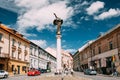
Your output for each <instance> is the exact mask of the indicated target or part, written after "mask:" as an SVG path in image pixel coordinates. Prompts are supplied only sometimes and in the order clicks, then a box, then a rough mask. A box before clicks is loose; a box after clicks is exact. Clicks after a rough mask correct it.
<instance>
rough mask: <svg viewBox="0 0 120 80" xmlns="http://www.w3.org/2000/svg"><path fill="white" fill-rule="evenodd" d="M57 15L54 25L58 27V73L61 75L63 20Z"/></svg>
mask: <svg viewBox="0 0 120 80" xmlns="http://www.w3.org/2000/svg"><path fill="white" fill-rule="evenodd" d="M54 15H55V18H56V19H55V20H54V21H53V24H54V25H57V32H56V38H57V69H56V73H57V74H59V73H61V72H62V67H61V32H60V29H61V25H62V23H63V20H62V19H60V18H59V17H57V16H56V14H55V13H54Z"/></svg>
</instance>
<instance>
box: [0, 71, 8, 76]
mask: <svg viewBox="0 0 120 80" xmlns="http://www.w3.org/2000/svg"><path fill="white" fill-rule="evenodd" d="M8 75H9V74H8V72H7V71H5V70H0V78H7V77H8Z"/></svg>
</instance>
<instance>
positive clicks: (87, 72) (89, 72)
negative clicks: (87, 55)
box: [84, 69, 97, 75]
mask: <svg viewBox="0 0 120 80" xmlns="http://www.w3.org/2000/svg"><path fill="white" fill-rule="evenodd" d="M84 74H86V75H97V72H96V70H94V69H85V70H84Z"/></svg>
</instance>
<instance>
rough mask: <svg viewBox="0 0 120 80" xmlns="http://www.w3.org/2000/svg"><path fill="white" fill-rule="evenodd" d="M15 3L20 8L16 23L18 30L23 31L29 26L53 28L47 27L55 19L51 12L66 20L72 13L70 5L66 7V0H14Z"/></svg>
mask: <svg viewBox="0 0 120 80" xmlns="http://www.w3.org/2000/svg"><path fill="white" fill-rule="evenodd" d="M15 3H16V5H17V6H18V7H20V8H21V9H24V10H21V12H20V13H21V14H20V15H19V17H18V21H17V25H18V26H19V27H18V30H19V31H20V32H22V33H23V32H25V31H26V30H27V29H29V28H33V27H35V28H36V29H37V30H38V31H41V30H43V29H49V30H51V29H52V30H53V28H50V27H47V25H49V24H52V23H53V20H54V19H55V17H54V15H53V13H56V14H57V16H58V17H60V18H61V19H63V20H64V21H67V19H68V18H70V17H71V16H72V15H73V9H72V7H67V0H61V1H54V0H51V2H50V1H49V0H36V1H31V0H15Z"/></svg>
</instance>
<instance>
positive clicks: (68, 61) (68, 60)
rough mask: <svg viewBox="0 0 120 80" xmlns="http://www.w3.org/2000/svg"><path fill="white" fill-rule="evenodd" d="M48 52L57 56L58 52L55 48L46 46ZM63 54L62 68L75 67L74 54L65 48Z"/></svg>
mask: <svg viewBox="0 0 120 80" xmlns="http://www.w3.org/2000/svg"><path fill="white" fill-rule="evenodd" d="M45 50H46V51H47V52H49V53H50V54H51V55H53V56H54V57H56V55H57V53H56V50H55V49H53V48H50V47H48V48H46V49H45ZM61 52H62V53H61V54H62V59H61V60H62V63H61V66H62V69H65V68H67V69H73V58H72V55H71V54H70V53H69V52H68V51H65V50H61ZM54 71H56V68H54Z"/></svg>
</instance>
